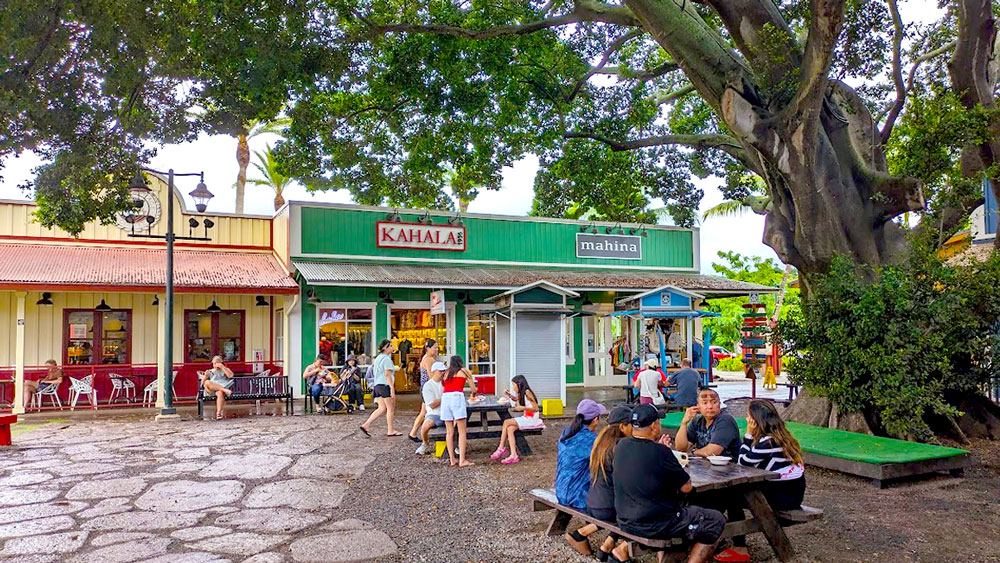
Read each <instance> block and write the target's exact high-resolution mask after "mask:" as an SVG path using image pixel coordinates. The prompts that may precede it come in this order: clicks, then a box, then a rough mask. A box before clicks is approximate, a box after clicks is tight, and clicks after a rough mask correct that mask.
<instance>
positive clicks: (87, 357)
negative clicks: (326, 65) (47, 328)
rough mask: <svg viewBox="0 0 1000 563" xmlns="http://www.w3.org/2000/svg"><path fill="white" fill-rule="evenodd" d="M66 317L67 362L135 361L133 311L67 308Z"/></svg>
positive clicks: (64, 332)
mask: <svg viewBox="0 0 1000 563" xmlns="http://www.w3.org/2000/svg"><path fill="white" fill-rule="evenodd" d="M63 319H64V323H63V334H64V335H65V338H66V341H65V354H64V357H63V362H64V363H65V364H68V365H88V364H127V363H129V362H130V361H131V356H130V353H129V352H130V351H129V342H131V339H132V311H130V310H120V311H106V312H98V311H93V310H90V309H87V310H72V309H67V310H66V311H65V313H64V317H63Z"/></svg>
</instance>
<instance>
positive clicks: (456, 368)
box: [441, 356, 476, 467]
mask: <svg viewBox="0 0 1000 563" xmlns="http://www.w3.org/2000/svg"><path fill="white" fill-rule="evenodd" d="M466 385H468V386H469V388H470V389H472V396H473V397H475V396H476V379H475V378H474V377H473V376H472V372H470V371H469V370H468V369H466V368H465V366H464V365H463V364H462V358H461V357H459V356H452V357H451V360H449V361H448V369H446V370H445V372H444V378H443V379H442V386H443V387H444V393H443V394H442V395H441V420H443V421H444V425H445V441H446V442H447V444H448V458H449V461H450V463H451V466H452V467H469V466H470V465H475V464H474V463H472V462H471V461H468V460H466V459H465V452H466V448H467V445H468V438H467V437H466V434H465V425H466V421H467V419H468V418H469V411H468V409H467V408H466V403H465V386H466ZM456 428H457V429H458V459H455V429H456Z"/></svg>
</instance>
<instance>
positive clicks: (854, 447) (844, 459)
mask: <svg viewBox="0 0 1000 563" xmlns="http://www.w3.org/2000/svg"><path fill="white" fill-rule="evenodd" d="M683 416H684V413H680V412H676V413H668V414H667V417H666V418H665V419H663V421H662V422H661V424H662V425H663V427H665V428H671V429H677V428H678V427H679V426H680V423H681V419H682V418H683ZM736 422H737V424H739V426H740V431H741V432H745V431H746V420H745V419H743V418H738V419H736ZM788 429H789V430H791V432H792V434H793V435H794V436H795V438H796V439H798V441H799V444H801V446H802V451H803V452H804V454H805V458H806V463H807V464H808V465H814V466H817V467H824V468H826V469H833V470H836V471H842V472H844V473H850V474H852V475H860V476H863V477H869V478H871V479H874V480H875V484H876V485H877V486H881V485H882V481H884V480H887V479H895V478H899V477H907V476H911V475H921V474H924V473H932V472H937V471H951V472H952V473H953V474H959V473H961V470H962V469H964V468H965V467H966V466H967V465H968V462H969V452H968V451H966V450H962V449H958V448H946V447H943V446H933V445H930V444H919V443H916V442H907V441H906V440H895V439H893V438H880V437H877V436H868V435H866V434H858V433H856V432H847V431H844V430H836V429H833V428H822V427H819V426H811V425H808V424H799V423H797V422H789V423H788Z"/></svg>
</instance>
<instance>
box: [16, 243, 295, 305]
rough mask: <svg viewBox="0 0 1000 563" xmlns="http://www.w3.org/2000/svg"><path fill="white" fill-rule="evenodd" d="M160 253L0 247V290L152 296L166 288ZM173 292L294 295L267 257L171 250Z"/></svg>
mask: <svg viewBox="0 0 1000 563" xmlns="http://www.w3.org/2000/svg"><path fill="white" fill-rule="evenodd" d="M166 273H167V251H166V249H162V248H128V247H95V246H65V245H60V246H54V245H42V244H0V289H8V290H9V289H32V290H36V291H38V290H43V289H53V290H62V291H95V290H99V291H152V290H163V288H164V285H165V283H166V278H167V276H166ZM174 289H175V291H178V292H184V293H204V292H218V293H271V294H275V293H287V294H292V293H297V292H298V290H299V286H298V284H296V283H295V281H293V280H292V279H291V277H289V275H288V273H287V272H285V270H284V269H283V268H282V267H281V265H280V264H279V263H278V261H277V260H276V259H275V258H274V256H273V255H271V254H254V253H250V252H209V251H196V250H176V249H175V250H174Z"/></svg>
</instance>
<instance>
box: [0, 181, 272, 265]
mask: <svg viewBox="0 0 1000 563" xmlns="http://www.w3.org/2000/svg"><path fill="white" fill-rule="evenodd" d="M147 179H149V180H150V189H153V190H154V191H155V192H156V194H157V197H158V198H159V199H160V204H161V205H166V201H167V184H166V182H163V181H160V180H159V179H158V178H156V177H153V176H149V177H147ZM35 209H36V206H35V205H34V204H29V205H25V204H21V203H10V202H0V237H2V236H15V237H16V236H28V237H45V238H72V237H71V236H70V234H69V233H67V232H65V231H63V230H62V229H46V228H43V227H42V226H41V225H40V224H39V223H37V222H36V221H35V219H34V215H33V214H34V212H35ZM211 211H212V208H211V202H209V213H208V214H207V215H205V216H202V215H199V214H185V213H184V210H183V209H181V204H180V201H179V198H178V197H175V198H174V229H175V232H176V233H177V234H178V235H187V234H188V219H189V218H190V217H194V218H196V219H197V220H198V222H199V223H200V222H202V221H203V220H204V218H205V217H208V218H210V219H211V220H212V221H213V222H214V223H215V227H213V228H212V229H211V230H210V231H209V232H208V235H209V238H211V240H209V241H204V242H199V241H194V244H200V245H207V246H212V245H232V246H257V247H264V248H267V247H269V246H270V244H271V219H270V218H269V217H252V216H251V217H242V216H228V215H213V214H212V213H211ZM166 215H167V214H166V210H163V212H162V213H161V217H160V220H159V221H158V222H157V223H156V225H155V226H154V227H153V234H159V235H162V234H164V233H165V232H166V223H167V218H166ZM204 233H205V230H204V227H198V229H196V230H195V231H193V232H192V233H191V234H192V235H194V236H202V235H204ZM128 235H129V232H127V231H123V230H122V229H120V228H118V227H117V226H116V225H113V224H112V225H101V224H100V223H97V222H92V223H88V224H87V225H86V226H85V227H84V229H83V231H82V232H81V233H80V235H79V237H78V238H80V239H85V240H110V241H125V240H136V239H132V238H131V237H129V236H128ZM140 240H141V239H140ZM188 242H192V241H188Z"/></svg>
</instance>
